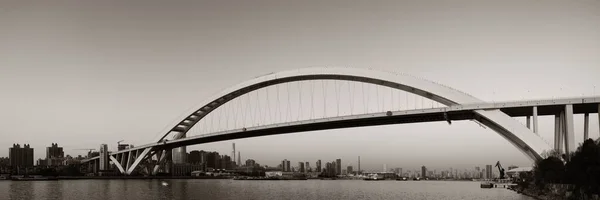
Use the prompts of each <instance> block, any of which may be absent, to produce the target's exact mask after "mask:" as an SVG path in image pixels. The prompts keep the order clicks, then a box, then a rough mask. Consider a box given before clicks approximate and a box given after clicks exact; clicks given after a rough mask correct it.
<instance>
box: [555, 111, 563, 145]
mask: <svg viewBox="0 0 600 200" xmlns="http://www.w3.org/2000/svg"><path fill="white" fill-rule="evenodd" d="M560 136H561V135H560V114H558V115H554V151H556V152H558V153H560V149H559V148H560V147H559V146H560Z"/></svg>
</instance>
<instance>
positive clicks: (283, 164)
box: [281, 159, 292, 172]
mask: <svg viewBox="0 0 600 200" xmlns="http://www.w3.org/2000/svg"><path fill="white" fill-rule="evenodd" d="M281 171H284V172H291V171H292V169H291V167H290V161H289V160H287V159H284V160H283V161H281Z"/></svg>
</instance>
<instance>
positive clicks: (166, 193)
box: [0, 180, 532, 200]
mask: <svg viewBox="0 0 600 200" xmlns="http://www.w3.org/2000/svg"><path fill="white" fill-rule="evenodd" d="M163 181H164V182H166V183H168V184H167V185H166V186H165V185H163V184H162V183H163ZM0 199H74V200H79V199H84V200H104V199H107V200H112V199H114V200H121V199H131V200H138V199H169V200H170V199H215V200H220V199H271V200H275V199H293V200H296V199H298V200H299V199H302V200H304V199H417V200H421V199H448V200H453V199H473V200H475V199H499V200H502V199H507V200H508V199H510V200H513V199H517V200H519V199H520V200H530V199H532V198H529V197H526V196H523V195H519V194H517V193H515V192H512V191H509V190H506V189H480V188H479V183H478V182H450V181H356V180H335V181H334V180H308V181H235V180H66V181H30V182H29V181H0Z"/></svg>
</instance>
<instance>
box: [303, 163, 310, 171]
mask: <svg viewBox="0 0 600 200" xmlns="http://www.w3.org/2000/svg"><path fill="white" fill-rule="evenodd" d="M304 170H306V172H309V171H310V163H308V162H306V164H305V165H304Z"/></svg>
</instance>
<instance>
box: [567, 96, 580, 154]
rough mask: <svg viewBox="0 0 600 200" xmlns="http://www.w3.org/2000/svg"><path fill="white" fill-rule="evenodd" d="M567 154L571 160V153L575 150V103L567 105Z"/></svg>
mask: <svg viewBox="0 0 600 200" xmlns="http://www.w3.org/2000/svg"><path fill="white" fill-rule="evenodd" d="M564 121H565V154H566V155H567V160H570V154H571V153H572V152H575V150H576V149H577V147H576V146H575V131H574V127H573V105H571V104H568V105H565V120H564Z"/></svg>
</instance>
